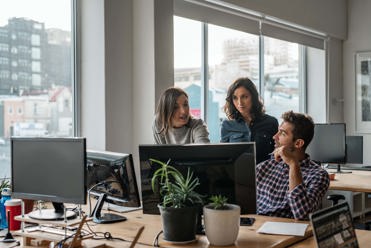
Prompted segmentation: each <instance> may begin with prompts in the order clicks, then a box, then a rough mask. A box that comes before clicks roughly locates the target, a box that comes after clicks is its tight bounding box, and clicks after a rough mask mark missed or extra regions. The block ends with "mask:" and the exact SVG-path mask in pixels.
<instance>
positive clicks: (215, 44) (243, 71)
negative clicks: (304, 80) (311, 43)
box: [174, 17, 300, 142]
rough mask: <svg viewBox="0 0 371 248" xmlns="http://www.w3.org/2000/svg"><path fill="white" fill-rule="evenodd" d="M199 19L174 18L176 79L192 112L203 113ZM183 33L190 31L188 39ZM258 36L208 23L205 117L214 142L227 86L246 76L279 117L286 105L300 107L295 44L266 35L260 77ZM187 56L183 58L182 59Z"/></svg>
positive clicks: (265, 103) (297, 50) (268, 106)
mask: <svg viewBox="0 0 371 248" xmlns="http://www.w3.org/2000/svg"><path fill="white" fill-rule="evenodd" d="M201 24H202V23H201V22H198V21H194V20H189V19H186V18H181V17H175V18H174V36H175V37H174V47H175V51H174V54H175V55H174V61H175V85H176V86H178V87H181V88H183V89H185V90H186V91H187V93H188V94H189V96H190V106H191V111H192V114H194V115H195V116H197V117H202V113H201V112H202V111H201V87H202V85H203V84H202V75H201V71H202V67H201V58H202V47H201V44H202V40H201ZM185 37H193V38H192V39H186V38H185ZM259 52H260V50H259V37H258V36H257V35H253V34H248V33H244V32H241V31H237V30H232V29H227V28H223V27H220V26H215V25H211V24H209V25H208V75H207V76H208V82H207V83H208V89H207V91H208V96H209V99H208V103H207V106H208V109H207V110H206V112H207V118H206V120H205V121H206V122H207V125H208V128H209V131H210V138H211V140H212V142H219V141H220V123H221V120H223V119H224V118H226V116H225V114H224V112H223V106H224V104H225V97H226V95H227V89H228V86H229V85H230V84H231V83H232V82H233V81H234V80H236V79H237V78H239V77H249V78H250V79H251V80H252V81H253V82H254V83H255V84H256V85H257V87H258V89H259V88H260V87H259V85H260V84H263V85H264V87H262V88H263V92H261V97H262V100H263V101H264V105H265V108H266V112H267V113H268V114H270V115H273V116H275V117H276V118H278V119H279V118H280V116H281V114H282V113H283V112H284V111H287V110H291V109H292V110H294V111H298V110H299V85H300V84H299V78H300V77H299V60H300V57H299V45H298V44H296V43H290V42H287V41H282V40H277V39H273V38H269V37H265V38H264V68H263V69H264V79H260V78H259V72H260V61H259V58H260V56H259ZM186 62H187V63H186Z"/></svg>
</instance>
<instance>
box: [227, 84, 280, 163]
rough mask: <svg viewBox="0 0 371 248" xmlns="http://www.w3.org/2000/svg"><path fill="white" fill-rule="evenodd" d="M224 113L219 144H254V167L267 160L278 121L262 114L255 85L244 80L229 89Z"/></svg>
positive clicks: (260, 102)
mask: <svg viewBox="0 0 371 248" xmlns="http://www.w3.org/2000/svg"><path fill="white" fill-rule="evenodd" d="M224 111H225V113H226V115H227V118H228V119H227V120H223V122H222V127H221V142H246V141H255V146H256V163H257V164H258V163H260V162H261V161H264V160H266V159H268V158H269V156H270V155H269V154H270V153H271V152H272V151H273V150H274V140H273V135H275V134H276V133H277V130H278V121H277V119H276V118H275V117H273V116H270V115H267V114H265V113H264V112H265V110H264V106H263V103H262V101H261V100H260V97H259V93H258V91H257V89H256V86H255V84H254V83H253V82H252V81H251V80H250V79H248V78H239V79H237V80H236V81H234V82H233V84H232V85H231V86H230V87H229V89H228V92H227V97H226V103H225V106H224Z"/></svg>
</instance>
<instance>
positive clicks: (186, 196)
mask: <svg viewBox="0 0 371 248" xmlns="http://www.w3.org/2000/svg"><path fill="white" fill-rule="evenodd" d="M150 160H151V161H152V162H154V163H157V164H159V165H160V168H158V169H157V170H156V171H155V173H154V174H153V177H152V182H151V183H152V190H153V191H154V192H156V191H157V187H156V186H157V184H159V187H160V190H159V192H160V195H161V196H162V204H161V205H162V206H163V207H173V208H182V207H187V206H194V205H197V204H202V195H200V194H199V193H197V192H196V191H195V188H196V187H197V186H198V185H199V184H200V183H199V179H198V178H197V177H194V176H193V172H191V170H190V168H188V171H187V175H186V176H183V174H182V173H181V172H180V171H179V170H177V169H176V168H175V167H173V166H171V165H170V164H169V163H170V160H168V162H167V163H164V162H162V161H159V160H156V159H150Z"/></svg>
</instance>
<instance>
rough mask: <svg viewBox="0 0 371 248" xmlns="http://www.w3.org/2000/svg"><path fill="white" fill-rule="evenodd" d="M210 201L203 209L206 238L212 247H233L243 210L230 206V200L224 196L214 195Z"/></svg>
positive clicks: (236, 206)
mask: <svg viewBox="0 0 371 248" xmlns="http://www.w3.org/2000/svg"><path fill="white" fill-rule="evenodd" d="M210 201H211V203H209V204H208V205H205V206H204V208H203V211H204V225H205V234H206V237H207V239H208V240H209V243H210V244H211V245H215V246H225V245H232V244H233V243H234V242H235V241H236V239H237V236H238V231H239V228H240V213H241V208H240V207H239V206H238V205H234V204H228V203H227V201H228V199H227V198H226V197H224V196H222V195H214V196H212V197H210Z"/></svg>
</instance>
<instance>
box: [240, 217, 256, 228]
mask: <svg viewBox="0 0 371 248" xmlns="http://www.w3.org/2000/svg"><path fill="white" fill-rule="evenodd" d="M254 222H255V218H248V217H241V218H240V226H252V224H254Z"/></svg>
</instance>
